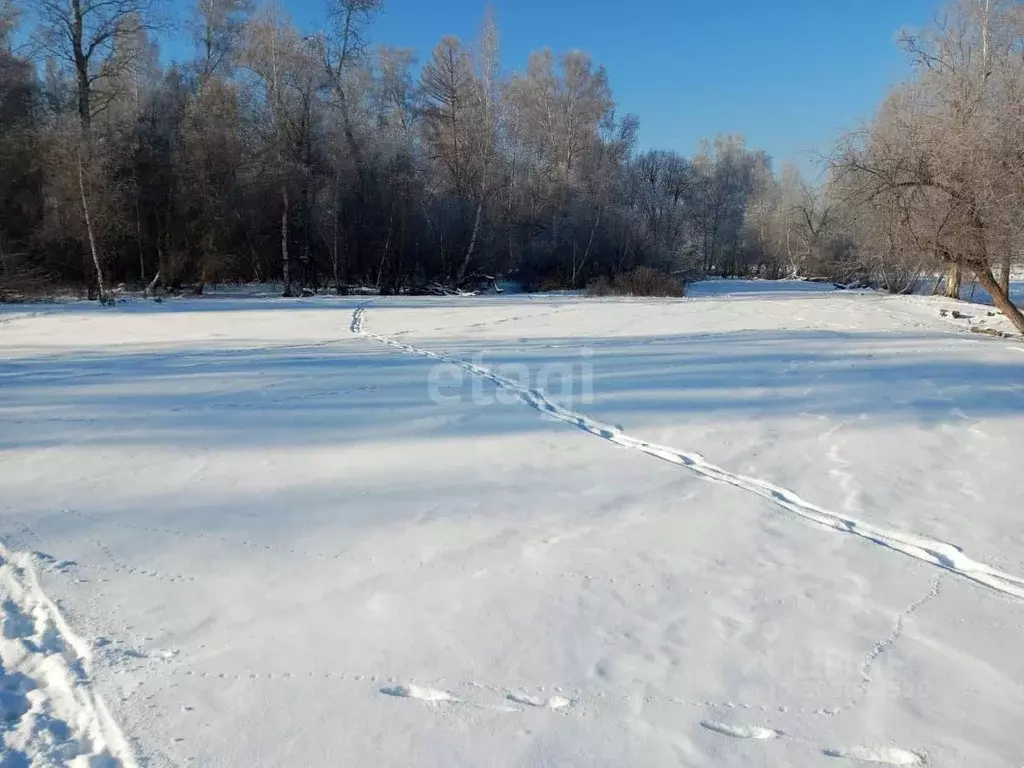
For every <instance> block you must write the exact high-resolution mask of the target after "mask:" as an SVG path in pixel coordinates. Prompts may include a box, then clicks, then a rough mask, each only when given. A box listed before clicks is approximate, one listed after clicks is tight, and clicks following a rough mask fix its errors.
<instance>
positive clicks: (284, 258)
mask: <svg viewBox="0 0 1024 768" xmlns="http://www.w3.org/2000/svg"><path fill="white" fill-rule="evenodd" d="M281 265H282V270H283V271H284V294H283V295H284V296H292V295H294V294H293V293H292V269H291V264H290V263H289V261H288V188H287V187H281Z"/></svg>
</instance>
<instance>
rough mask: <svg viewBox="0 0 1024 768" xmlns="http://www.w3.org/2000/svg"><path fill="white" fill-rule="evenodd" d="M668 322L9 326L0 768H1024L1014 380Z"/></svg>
mask: <svg viewBox="0 0 1024 768" xmlns="http://www.w3.org/2000/svg"><path fill="white" fill-rule="evenodd" d="M690 289H691V290H690V295H689V296H688V297H687V298H685V299H639V298H637V299H622V298H619V299H616V298H607V299H596V298H583V297H579V296H572V295H544V294H537V295H530V294H517V295H497V296H476V297H444V298H439V297H424V298H413V297H358V296H349V297H326V296H317V297H311V298H301V299H282V298H269V297H257V296H244V295H231V291H230V289H229V290H227V291H223V292H215V293H214V294H213V295H211V296H204V297H194V298H181V299H172V300H167V301H164V302H162V303H153V302H146V301H128V302H124V303H120V304H118V305H117V306H116V307H113V308H102V307H99V306H97V305H96V304H90V303H87V302H72V303H63V304H58V305H43V304H31V305H21V306H15V305H0V393H2V395H3V397H2V399H0V452H2V457H3V460H2V461H0V490H2V497H0V499H2V502H0V606H2V609H0V622H2V629H3V631H2V632H0V635H2V636H0V737H2V746H3V756H2V757H0V766H3V768H8V766H11V767H13V766H32V768H36V767H37V766H63V765H72V766H79V767H81V766H97V767H98V766H157V767H159V768H163V767H164V766H187V765H202V766H225V767H228V766H230V767H232V768H234V767H235V766H238V767H243V766H283V765H296V766H339V765H345V766H349V765H351V766H363V765H380V766H403V765H412V764H415V765H424V766H452V765H466V766H521V765H579V766H583V765H587V766H598V765H606V766H623V765H638V766H639V765H643V766H661V765H665V766H668V765H684V766H715V767H718V766H801V767H803V766H837V768H841V767H842V766H851V767H853V766H871V765H904V766H906V765H922V766H924V765H927V766H971V767H972V768H974V767H975V766H980V767H982V768H987V767H988V766H993V767H994V768H1001V767H1002V766H1007V767H1009V766H1019V765H1020V762H1021V760H1020V758H1021V755H1022V754H1024V734H1022V733H1021V732H1020V728H1019V723H1020V717H1021V713H1022V712H1024V655H1022V654H1021V653H1020V648H1021V644H1022V642H1024V516H1022V515H1021V509H1024V505H1022V503H1021V502H1022V500H1024V494H1022V492H1021V486H1020V483H1019V482H1018V481H1017V477H1016V475H1015V470H1017V469H1018V468H1019V464H1020V456H1021V454H1022V449H1024V341H1022V340H1021V339H1020V337H1013V338H1002V337H993V336H990V335H988V334H989V333H995V332H1002V333H1008V332H1010V331H1012V327H1011V326H1010V323H1009V322H1008V321H1007V320H1006V319H1005V318H1003V317H1002V316H1000V315H998V314H997V313H995V312H994V311H992V309H991V308H990V307H988V306H985V305H982V304H967V303H965V302H958V301H954V300H949V299H944V298H939V297H932V296H888V295H883V294H879V293H875V292H871V291H837V290H834V289H833V287H832V286H831V285H827V284H826V285H822V284H818V283H811V282H804V281H744V280H707V281H701V282H698V283H695V284H693V285H692V286H690ZM1014 291H1015V293H1016V294H1017V295H1021V294H1024V283H1021V282H1015V283H1014ZM954 311H955V314H954ZM977 331H981V333H979V332H977Z"/></svg>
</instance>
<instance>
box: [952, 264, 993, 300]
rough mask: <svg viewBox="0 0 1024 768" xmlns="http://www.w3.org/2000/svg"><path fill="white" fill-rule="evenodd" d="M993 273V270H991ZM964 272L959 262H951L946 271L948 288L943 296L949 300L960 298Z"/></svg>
mask: <svg viewBox="0 0 1024 768" xmlns="http://www.w3.org/2000/svg"><path fill="white" fill-rule="evenodd" d="M989 272H990V273H991V270H989ZM963 279H964V278H963V272H962V271H961V269H960V263H959V262H956V261H954V262H951V263H950V264H949V267H948V268H947V270H946V287H945V290H944V292H943V294H942V295H943V296H945V297H946V298H948V299H959V298H960V286H961V284H962V283H963Z"/></svg>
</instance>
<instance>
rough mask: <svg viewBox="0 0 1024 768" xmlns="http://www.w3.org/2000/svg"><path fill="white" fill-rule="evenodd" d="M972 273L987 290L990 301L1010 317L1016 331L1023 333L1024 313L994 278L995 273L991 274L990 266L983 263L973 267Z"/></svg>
mask: <svg viewBox="0 0 1024 768" xmlns="http://www.w3.org/2000/svg"><path fill="white" fill-rule="evenodd" d="M974 273H975V274H976V275H977V276H978V282H979V283H981V287H982V288H984V289H985V290H986V291H988V293H989V295H990V296H991V297H992V303H993V304H995V305H996V307H998V308H999V309H1000V310H1001V311H1002V313H1003V314H1004V315H1006V317H1008V318H1010V322H1011V323H1013V325H1014V327H1015V328H1016V329H1017V330H1018V331H1020V332H1021V333H1024V314H1021V311H1020V310H1019V309H1017V307H1016V306H1015V305H1014V303H1013V302H1012V301H1010V297H1009V295H1008V294H1007V293H1006V291H1004V290H1003V286H1001V285H1000V284H999V282H998V281H997V280H996V277H995V275H993V274H992V268H991V267H989V266H988V265H987V264H985V265H983V266H980V267H975V268H974Z"/></svg>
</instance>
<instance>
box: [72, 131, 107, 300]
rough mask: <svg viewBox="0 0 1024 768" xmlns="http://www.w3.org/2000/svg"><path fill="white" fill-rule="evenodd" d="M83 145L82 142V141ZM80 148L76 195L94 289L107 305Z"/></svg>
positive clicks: (80, 149)
mask: <svg viewBox="0 0 1024 768" xmlns="http://www.w3.org/2000/svg"><path fill="white" fill-rule="evenodd" d="M83 143H84V141H83ZM82 154H83V152H82V146H81V144H80V145H79V148H78V163H77V165H78V194H79V195H80V202H81V204H82V216H83V217H84V218H85V231H86V232H87V233H88V235H89V251H90V252H91V253H92V264H93V266H94V267H95V268H96V287H97V288H98V289H99V299H100V304H106V303H107V285H106V281H105V280H104V278H103V267H102V266H101V265H100V254H99V250H98V249H97V248H96V235H95V233H94V232H93V229H92V217H91V216H90V215H89V199H88V196H87V195H86V194H85V171H84V170H83V169H82V164H83V163H84V162H85V161H84V158H83V157H82Z"/></svg>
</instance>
